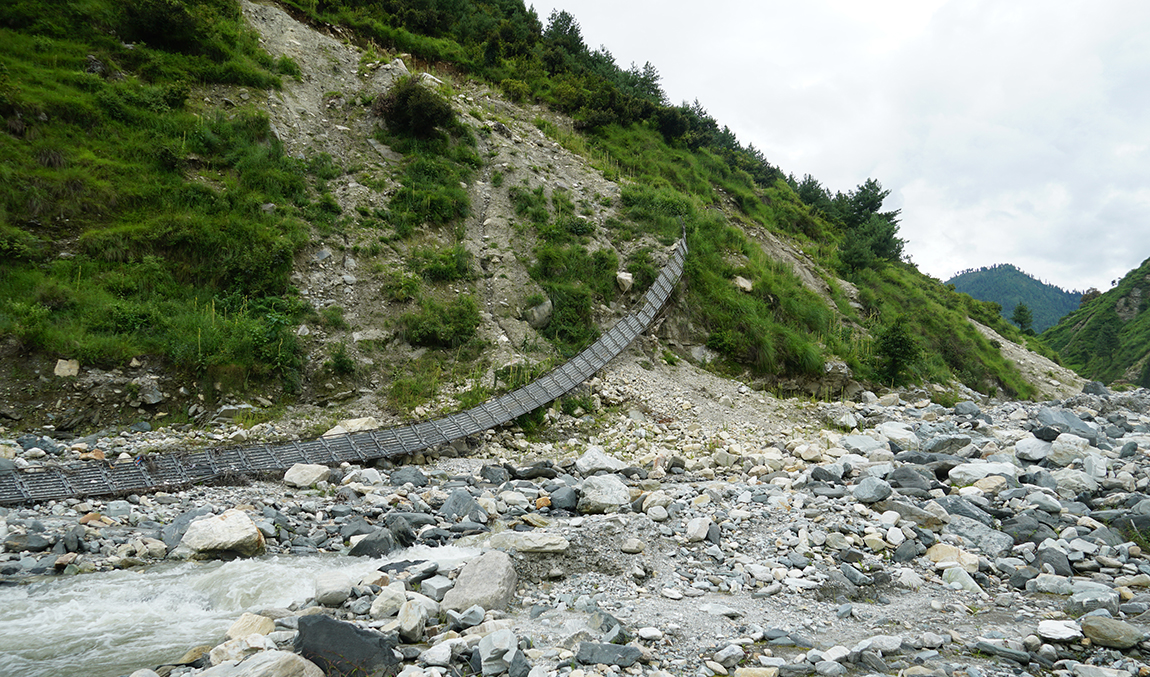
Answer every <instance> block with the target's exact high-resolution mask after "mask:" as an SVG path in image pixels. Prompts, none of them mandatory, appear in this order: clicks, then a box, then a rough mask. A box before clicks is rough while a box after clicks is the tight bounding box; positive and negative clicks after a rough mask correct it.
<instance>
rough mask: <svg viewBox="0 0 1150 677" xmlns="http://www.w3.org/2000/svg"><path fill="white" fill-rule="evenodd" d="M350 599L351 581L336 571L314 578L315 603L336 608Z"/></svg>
mask: <svg viewBox="0 0 1150 677" xmlns="http://www.w3.org/2000/svg"><path fill="white" fill-rule="evenodd" d="M348 597H351V579H350V578H348V577H347V576H346V575H344V574H342V573H340V572H338V571H328V572H324V573H322V574H320V575H319V576H316V579H315V601H316V602H317V603H318V604H321V605H323V606H331V607H337V606H339V605H341V604H343V603H344V602H345V601H346V600H347V598H348Z"/></svg>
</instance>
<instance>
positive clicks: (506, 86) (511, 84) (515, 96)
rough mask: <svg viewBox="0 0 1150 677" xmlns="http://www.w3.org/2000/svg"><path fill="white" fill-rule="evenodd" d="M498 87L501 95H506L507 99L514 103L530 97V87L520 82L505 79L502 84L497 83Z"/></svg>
mask: <svg viewBox="0 0 1150 677" xmlns="http://www.w3.org/2000/svg"><path fill="white" fill-rule="evenodd" d="M499 87H500V88H501V89H502V90H503V93H504V94H506V95H507V98H508V99H511V100H512V101H514V102H516V103H518V102H520V101H523V100H524V99H526V98H527V97H529V96H531V87H530V86H529V85H528V84H527V83H526V82H523V81H522V80H514V79H512V78H507V79H506V80H504V81H503V82H501V83H499Z"/></svg>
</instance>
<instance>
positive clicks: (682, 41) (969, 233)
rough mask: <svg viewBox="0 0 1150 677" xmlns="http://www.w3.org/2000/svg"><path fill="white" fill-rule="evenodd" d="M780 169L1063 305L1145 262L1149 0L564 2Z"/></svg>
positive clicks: (677, 98) (953, 269)
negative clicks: (1017, 271)
mask: <svg viewBox="0 0 1150 677" xmlns="http://www.w3.org/2000/svg"><path fill="white" fill-rule="evenodd" d="M527 2H528V4H529V5H531V4H533V5H534V7H535V9H536V11H537V12H538V14H539V18H540V20H541V21H543V23H544V25H546V24H547V18H548V16H550V14H551V11H552V10H553V9H555V8H558V9H565V10H567V11H568V12H570V13H571V14H572V15H574V16H575V18H576V19H577V20H578V21H579V24H580V26H581V28H582V32H583V39H584V42H585V43H586V44H587V46H588V47H590V48H592V49H597V48H598V47H599V46H601V45H602V46H605V47H606V48H607V49H608V50H609V51H610V52H611V53H612V54H613V55H614V56H615V60H616V62H617V63H618V64H619V65H620V66H622V67H627V66H629V65H630V64H631V63H632V62H635V63H637V64H638V65H640V66H641V65H642V64H643V63H644V62H646V61H650V62H651V64H652V65H654V66H655V67H656V68H657V69H658V70H659V73H660V74H661V76H662V85H663V89H664V91H666V92H667V94H668V96H669V97H670V99H671V102H672V103H676V104H677V103H681V102H683V101H685V100H686V101H693V100H694V99H698V100H699V101H700V102H701V103H702V104H703V106H704V107H705V108H706V109H707V111H708V112H709V113H710V114H711V115H712V116H713V117H714V118H715V119H716V120H717V121H718V122H719V124H720V125H724V124H725V125H727V126H729V127H730V128H731V129H732V130H733V131H734V132H735V134H736V135H737V136H738V137H739V140H740V141H741V142H742V143H743V144H744V145H746V144H754V145H755V146H756V147H757V148H759V149H760V150H762V151H763V153H764V154H765V155H766V157H767V158H768V160H770V161H771V162H772V163H773V164H775V165H777V166H778V167H780V168H781V169H782V170H783V171H784V172H787V173H793V174H795V175H796V176H798V177H801V176H802V175H803V174H808V173H809V174H811V175H813V176H814V177H815V178H817V179H818V180H820V181H821V182H822V183H823V185H824V186H826V187H828V188H829V189H830V190H831V191H832V192H833V191H837V190H841V191H847V190H850V189H852V188H854V187H855V186H857V185H858V184H860V183H862V182H863V181H864V180H866V179H867V178H868V177H873V178H876V179H878V180H879V181H880V182H881V183H882V184H883V186H884V187H885V188H888V189H890V190H891V195H890V197H888V198H887V202H886V204H885V205H884V206H885V207H887V208H888V209H890V208H894V209H901V210H902V229H901V235H902V237H903V238H904V239H906V240H908V243H907V246H906V252H907V253H909V254H910V256H911V258H912V259H913V260H914V262H915V263H916V264H917V265H918V267H919V269H920V270H922V271H923V272H925V273H928V274H930V275H933V276H934V277H937V278H939V279H942V280H946V279H947V278H949V277H951V276H952V275H954V274H955V273H957V272H958V271H960V270H963V269H966V268H977V267H980V266H987V265H993V264H995V263H1013V264H1015V265H1017V266H1018V267H1019V268H1021V269H1022V270H1024V271H1026V272H1028V273H1030V274H1031V275H1034V276H1035V277H1038V278H1039V279H1042V280H1045V281H1047V282H1050V283H1052V284H1056V285H1058V286H1061V287H1063V288H1067V289H1079V290H1084V289H1086V288H1088V287H1098V288H1099V289H1102V290H1104V291H1105V290H1106V289H1109V287H1110V281H1111V280H1114V279H1117V278H1121V277H1122V276H1123V275H1124V274H1125V273H1127V272H1128V271H1129V270H1130V269H1131V268H1134V267H1136V266H1138V265H1139V264H1140V263H1141V262H1142V261H1143V260H1144V259H1145V258H1147V257H1150V2H1146V0H1131V1H1126V0H1092V1H1090V2H1079V1H1076V0H1075V1H1064V0H1041V1H1035V0H1009V1H1008V2H1004V1H1003V0H962V1H953V2H944V1H941V0H865V1H864V0H801V1H799V2H795V1H794V0H788V1H787V2H780V1H778V0H758V1H756V2H747V1H746V0H739V1H735V0H711V1H710V2H703V3H698V2H676V1H673V0H661V1H658V2H656V1H654V0H561V1H560V2H532V0H527Z"/></svg>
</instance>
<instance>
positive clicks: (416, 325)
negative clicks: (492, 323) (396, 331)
mask: <svg viewBox="0 0 1150 677" xmlns="http://www.w3.org/2000/svg"><path fill="white" fill-rule="evenodd" d="M399 322H400V325H401V326H402V328H403V329H402V332H403V337H404V339H405V340H407V342H408V343H411V344H412V345H417V346H438V347H442V348H457V347H459V346H461V345H463V344H465V343H467V342H468V341H470V340H471V339H473V338H475V334H476V330H477V329H478V328H479V306H478V305H476V303H475V299H474V298H472V297H471V296H461V297H459V298H458V299H456V300H454V301H451V302H450V303H447V304H442V303H439V302H437V301H435V300H433V299H427V300H425V301H424V302H423V304H422V308H421V309H420V311H419V312H414V313H407V314H406V315H404V316H402V317H400V319H399Z"/></svg>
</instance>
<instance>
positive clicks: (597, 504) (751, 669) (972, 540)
mask: <svg viewBox="0 0 1150 677" xmlns="http://www.w3.org/2000/svg"><path fill="white" fill-rule="evenodd" d="M648 366H649V365H648ZM591 387H592V390H591V393H592V401H593V402H594V406H595V407H596V409H595V411H592V412H586V415H585V416H582V417H580V418H574V417H571V416H567V415H564V414H561V413H559V412H557V411H556V412H552V413H551V415H550V418H551V424H550V426H549V428H548V431H549V433H550V434H551V436H552V438H553V441H551V442H542V441H535V440H533V439H529V438H528V437H527V436H525V435H523V434H522V433H520V432H517V431H514V430H502V431H495V432H490V433H489V434H488V435H487V436H486V437H485V438H484V439H481V440H473V441H472V442H473V445H472V446H475V447H476V448H475V449H473V450H470V451H467V450H465V449H462V448H448V449H442V450H439V451H438V452H437V453H432V454H428V456H427V457H426V458H421V459H418V460H419V461H421V463H418V464H417V463H412V464H406V465H399V466H395V465H390V464H386V463H385V464H382V465H381V466H380V467H371V468H368V467H356V466H352V465H346V466H344V467H341V468H326V467H297V468H294V469H293V470H292V471H289V473H287V475H286V476H285V477H284V478H282V479H276V480H274V481H254V482H251V483H249V484H240V485H237V486H217V487H196V488H192V489H188V490H186V491H181V492H176V493H170V494H165V493H159V494H154V495H144V496H128V497H124V498H121V499H116V500H107V501H103V500H68V501H62V502H59V503H55V504H47V505H36V506H26V507H20V508H12V509H7V510H2V511H0V536H2V539H3V542H4V552H3V554H0V575H3V576H4V581H5V583H8V584H17V585H18V584H20V583H22V582H25V581H28V580H42V579H43V577H46V576H51V575H71V574H83V573H84V572H91V571H97V570H103V569H110V568H126V567H127V568H130V567H146V566H148V565H150V564H151V563H153V562H157V561H160V560H161V559H170V558H179V557H192V558H203V557H209V558H219V557H259V556H267V555H271V554H278V555H280V556H283V555H289V554H290V555H297V556H308V555H312V554H319V553H325V552H326V553H339V555H336V556H341V557H343V556H363V557H377V558H381V559H380V562H381V564H382V563H383V562H384V561H388V560H391V559H394V558H399V560H400V561H399V562H397V563H392V564H387V565H384V566H382V567H381V570H380V571H378V572H376V573H372V574H370V575H368V576H366V577H363V578H360V579H357V580H351V579H350V578H348V577H342V576H340V575H324V576H320V577H319V578H318V579H317V580H315V581H314V588H309V589H307V590H302V591H300V594H299V597H298V599H297V601H296V602H295V603H294V604H292V605H290V606H289V607H287V608H275V609H258V608H256V609H250V610H248V613H244V614H243V615H242V616H240V617H237V619H236V622H235V625H234V626H233V627H232V628H230V629H229V630H227V632H226V633H222V634H221V635H220V636H218V637H205V638H204V639H203V641H204V643H205V644H204V646H202V647H199V648H194V647H181V648H180V649H179V650H173V651H172V652H171V655H164V656H159V655H158V656H156V658H155V660H154V661H152V664H151V665H146V666H145V665H141V668H147V669H155V671H156V672H157V673H158V674H161V675H167V674H171V675H200V674H202V675H213V676H218V675H263V674H277V675H278V674H283V675H287V674H299V675H319V674H323V671H322V670H326V672H327V674H362V672H355V670H365V671H366V672H367V673H368V674H376V673H377V672H378V673H381V674H382V673H384V672H386V673H403V674H410V675H414V674H416V673H421V674H431V673H435V674H437V675H446V674H475V673H480V672H482V673H483V674H487V675H495V674H502V673H505V672H506V673H508V674H511V675H513V676H514V677H524V676H526V675H531V677H544V676H559V677H568V676H570V677H581V676H583V675H591V674H600V675H616V674H617V675H622V674H624V673H626V674H630V675H653V674H659V675H662V674H674V675H714V674H739V675H744V676H745V677H756V676H760V675H761V676H767V677H770V676H772V675H784V676H793V675H806V674H816V673H817V674H821V675H837V674H844V673H851V674H905V675H944V674H945V675H947V676H948V677H958V676H960V675H971V676H973V677H977V676H978V675H979V674H983V675H988V674H996V673H1001V674H1007V673H1017V672H1019V671H1022V670H1026V671H1029V672H1032V673H1038V672H1043V671H1054V672H1055V674H1068V675H1075V676H1077V677H1094V676H1103V675H1105V676H1113V677H1120V676H1121V675H1123V674H1131V675H1133V674H1141V675H1145V674H1150V667H1147V665H1148V663H1147V659H1146V653H1147V652H1150V643H1144V642H1143V638H1144V632H1145V631H1146V629H1147V628H1146V626H1145V622H1146V621H1145V618H1144V615H1146V612H1147V611H1148V610H1150V594H1148V593H1150V591H1148V590H1147V588H1150V559H1148V558H1147V554H1146V553H1144V552H1143V546H1144V545H1145V542H1144V541H1143V538H1142V536H1141V535H1140V534H1142V533H1145V532H1146V530H1147V528H1150V460H1148V458H1147V449H1148V448H1150V393H1147V392H1146V391H1144V390H1139V391H1134V392H1129V393H1107V392H1106V391H1105V390H1104V389H1101V388H1098V387H1097V386H1091V387H1089V388H1088V390H1090V391H1091V393H1092V394H1082V395H1078V396H1075V397H1072V398H1069V399H1066V400H1062V401H1055V402H1046V403H1024V402H1003V401H986V400H979V399H976V398H974V397H973V396H972V397H971V399H970V400H967V401H961V402H958V403H957V404H956V405H955V406H953V407H944V406H941V405H939V404H933V403H931V402H930V399H929V396H928V393H927V392H925V391H921V392H902V393H890V394H886V395H884V396H882V397H876V396H874V395H872V394H870V393H864V394H863V395H862V396H861V397H860V398H859V401H857V402H836V403H815V402H797V401H784V400H776V399H774V398H771V397H769V396H766V395H764V394H763V393H760V392H756V391H753V390H750V389H748V388H746V387H743V386H740V385H739V384H738V383H736V382H731V381H725V380H723V379H719V378H715V377H713V376H711V375H709V374H707V373H705V372H700V371H698V370H696V369H695V368H693V367H691V366H690V365H686V364H682V365H680V366H676V367H670V366H668V365H659V366H656V367H655V368H654V369H645V368H643V367H641V366H639V363H638V361H636V360H633V359H622V360H620V361H618V364H614V365H612V366H611V367H610V368H609V369H608V370H607V371H606V372H605V373H604V374H603V376H602V377H601V378H599V379H596V380H595V381H594V382H593V383H592V384H591ZM189 434H190V433H187V432H173V431H167V430H160V431H154V432H150V433H125V434H123V435H115V436H111V435H105V436H97V437H95V438H94V439H91V440H88V441H85V442H81V443H77V442H76V441H71V442H64V441H57V440H52V439H51V438H50V437H48V438H47V439H45V438H44V437H32V438H29V437H22V438H20V439H8V440H4V439H2V437H3V434H2V433H0V444H6V445H8V446H9V447H10V448H12V449H13V450H15V455H16V457H17V459H21V460H22V464H34V463H46V462H51V460H52V458H54V457H55V456H57V455H59V456H67V455H68V454H79V453H93V452H94V451H95V450H97V449H99V450H101V451H107V452H108V453H115V454H128V455H129V456H132V455H133V454H134V453H139V451H141V450H143V449H145V448H148V449H152V448H154V447H155V445H156V438H157V436H160V437H164V438H166V439H171V440H173V443H175V442H176V441H179V440H181V439H185V438H186V437H187V436H188V435H189ZM236 434H237V429H235V428H229V427H227V426H223V427H219V428H217V429H215V430H213V431H210V432H206V433H205V432H201V433H199V435H200V436H201V437H204V436H207V435H212V436H216V437H219V438H227V437H231V436H234V435H236ZM278 434H282V427H277V426H276V425H273V424H262V426H260V427H257V428H255V429H252V430H245V431H244V432H243V433H242V435H245V436H250V437H256V438H258V437H260V436H274V435H278ZM555 440H557V441H555ZM79 444H85V445H86V448H83V449H81V448H79V447H78V445H79ZM50 445H55V447H53V448H48V447H49V446H50ZM36 450H39V452H40V453H42V454H43V456H41V455H40V453H37V451H36ZM461 451H462V452H464V453H463V454H462V456H461V454H460V452H461ZM446 544H452V545H462V546H466V547H468V548H474V552H475V553H477V554H476V556H474V557H472V558H470V559H468V560H467V561H466V562H463V563H460V562H459V561H458V559H457V557H455V556H454V555H455V553H454V551H453V556H452V557H451V558H448V557H447V556H446V555H445V556H444V557H443V558H437V556H436V555H435V554H434V553H436V552H437V551H436V550H435V549H434V548H432V549H423V548H421V549H419V550H417V551H410V552H423V553H432V554H431V555H424V556H421V557H407V556H406V553H407V552H409V551H407V550H405V549H404V548H405V547H406V546H409V545H422V546H439V545H446ZM478 553H482V554H481V555H480V554H478ZM173 622H178V619H174V620H173ZM185 650H189V653H188V655H186V656H182V657H181V656H180V655H179V654H181V653H184V651H185ZM353 658H354V660H353ZM349 661H350V662H349ZM3 663H4V658H3V651H2V650H0V665H3ZM352 663H355V665H353V664H352ZM317 666H319V667H317ZM321 668H322V670H321ZM373 671H375V672H373ZM147 674H150V673H149V672H147V670H146V669H143V670H142V671H141V672H140V673H138V675H137V677H142V676H143V675H147Z"/></svg>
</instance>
